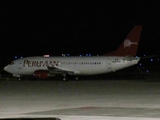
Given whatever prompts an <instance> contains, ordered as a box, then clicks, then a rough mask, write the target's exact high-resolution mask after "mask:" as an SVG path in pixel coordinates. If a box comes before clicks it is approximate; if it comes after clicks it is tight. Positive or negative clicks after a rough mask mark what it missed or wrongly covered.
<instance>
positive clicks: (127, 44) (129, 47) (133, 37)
mask: <svg viewBox="0 0 160 120" xmlns="http://www.w3.org/2000/svg"><path fill="white" fill-rule="evenodd" d="M141 30H142V25H136V26H134V28H133V29H132V30H131V32H130V33H129V34H128V36H127V37H126V39H125V40H124V41H123V43H122V44H121V45H120V46H119V48H118V49H117V50H116V51H113V52H110V53H107V54H105V55H106V56H136V53H137V49H138V44H139V39H140V35H141Z"/></svg>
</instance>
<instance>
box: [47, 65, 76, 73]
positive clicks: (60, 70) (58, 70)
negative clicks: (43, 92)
mask: <svg viewBox="0 0 160 120" xmlns="http://www.w3.org/2000/svg"><path fill="white" fill-rule="evenodd" d="M48 70H49V72H50V73H55V74H64V73H67V74H70V75H73V74H74V73H75V71H72V70H68V69H65V68H60V67H55V66H54V67H50V66H48Z"/></svg>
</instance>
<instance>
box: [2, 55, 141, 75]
mask: <svg viewBox="0 0 160 120" xmlns="http://www.w3.org/2000/svg"><path fill="white" fill-rule="evenodd" d="M139 60H140V58H134V57H132V59H127V58H126V57H118V56H114V57H111V56H110V57H107V56H92V57H47V58H45V57H26V58H22V59H17V60H15V61H13V62H12V64H9V65H7V66H6V67H5V68H4V70H5V71H7V72H9V73H11V74H13V75H32V74H33V73H34V72H35V71H37V70H46V71H48V67H47V66H49V67H56V68H60V69H63V70H66V71H73V73H72V75H95V74H103V73H108V72H112V71H116V70H120V69H123V68H126V67H129V66H132V65H135V64H137V63H138V61H139Z"/></svg>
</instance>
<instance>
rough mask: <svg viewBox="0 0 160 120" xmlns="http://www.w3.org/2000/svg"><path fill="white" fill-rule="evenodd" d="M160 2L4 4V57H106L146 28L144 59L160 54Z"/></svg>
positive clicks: (13, 0) (14, 0) (33, 0)
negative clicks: (130, 35)
mask: <svg viewBox="0 0 160 120" xmlns="http://www.w3.org/2000/svg"><path fill="white" fill-rule="evenodd" d="M159 6H160V4H159V1H158V0H152V1H151V0H150V1H146V0H137V1H135V0H133V1H129V0H116V1H114V0H111V1H108V0H97V1H95V0H88V1H81V0H80V1H77V0H61V1H60V0H59V1H58V0H51V1H49V0H47V1H45V0H43V1H40V0H0V41H1V42H0V43H1V46H0V55H1V58H2V57H11V56H14V55H17V56H42V55H44V54H50V55H52V56H54V55H56V56H57V55H61V54H62V53H70V55H79V54H86V53H91V54H93V55H96V54H99V55H100V54H104V53H107V52H110V51H113V50H115V49H117V47H118V46H119V45H120V44H121V43H122V41H123V40H124V39H125V37H126V36H127V34H128V33H129V32H130V30H131V29H132V28H133V26H134V25H137V24H141V25H143V29H142V35H141V40H140V44H139V48H138V53H137V54H138V55H143V54H146V55H155V54H159V51H160V50H159V46H160V44H159V41H160V7H159Z"/></svg>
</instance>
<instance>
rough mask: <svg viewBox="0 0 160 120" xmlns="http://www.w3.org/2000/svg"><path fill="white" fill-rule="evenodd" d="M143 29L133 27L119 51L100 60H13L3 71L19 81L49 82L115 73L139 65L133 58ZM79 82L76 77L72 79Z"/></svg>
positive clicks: (57, 58)
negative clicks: (56, 79) (69, 77)
mask: <svg viewBox="0 0 160 120" xmlns="http://www.w3.org/2000/svg"><path fill="white" fill-rule="evenodd" d="M141 30H142V25H136V26H134V27H133V29H132V30H131V32H130V33H129V34H128V35H127V37H126V38H125V40H124V41H123V43H122V44H121V45H120V46H119V48H118V49H117V50H115V51H113V52H110V53H107V54H104V55H102V56H87V57H86V56H85V57H83V56H82V57H79V56H72V57H62V56H60V57H53V56H47V57H46V56H34V57H25V58H21V59H16V60H14V61H12V62H11V63H10V64H8V65H7V66H5V67H4V70H5V71H6V72H8V73H11V74H13V76H14V77H18V78H19V80H21V77H22V76H26V75H32V76H34V77H35V78H40V79H41V78H42V79H45V78H49V77H53V76H56V75H61V76H62V77H63V81H66V80H67V79H66V76H67V75H74V76H78V75H98V74H104V73H109V72H115V71H117V70H120V69H124V68H127V67H130V66H133V65H135V64H137V63H138V61H139V60H140V57H136V53H137V48H138V44H139V39H140V35H141ZM75 79H76V80H78V77H75Z"/></svg>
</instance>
